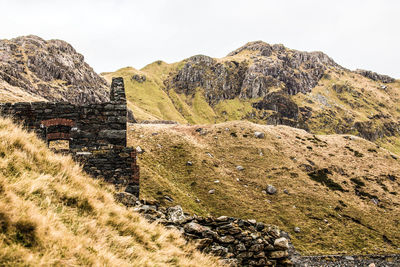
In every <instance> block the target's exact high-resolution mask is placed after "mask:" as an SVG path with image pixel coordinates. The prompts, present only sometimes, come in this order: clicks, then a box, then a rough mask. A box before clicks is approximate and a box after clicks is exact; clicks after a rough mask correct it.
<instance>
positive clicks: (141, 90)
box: [102, 61, 260, 124]
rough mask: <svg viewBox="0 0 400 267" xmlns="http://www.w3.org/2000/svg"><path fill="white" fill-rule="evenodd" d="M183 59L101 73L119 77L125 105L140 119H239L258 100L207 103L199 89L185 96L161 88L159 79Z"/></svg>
mask: <svg viewBox="0 0 400 267" xmlns="http://www.w3.org/2000/svg"><path fill="white" fill-rule="evenodd" d="M184 63H185V61H181V62H178V63H174V64H168V63H165V62H162V61H156V62H154V63H152V64H149V65H147V66H146V67H144V68H143V69H141V70H136V69H134V68H132V67H127V68H122V69H120V70H117V71H116V72H110V73H103V74H102V76H103V77H104V78H105V79H106V80H107V81H108V82H111V79H112V77H123V78H124V82H125V88H126V92H127V98H128V106H129V107H130V108H131V110H132V111H133V113H134V114H135V118H136V119H137V120H139V121H142V120H173V121H177V122H179V123H190V124H201V123H218V122H224V121H229V120H239V119H242V118H244V117H245V115H246V114H248V113H249V112H250V111H252V110H253V108H252V107H251V103H254V102H256V101H257V100H260V99H251V100H250V99H248V100H244V99H242V100H239V99H238V98H236V99H232V100H226V101H223V102H220V103H218V104H217V105H215V106H210V105H209V104H208V103H207V101H206V99H205V97H204V90H203V88H200V87H199V88H198V90H197V92H196V94H194V95H193V96H188V95H185V94H180V93H177V92H175V91H174V90H169V91H166V90H164V83H163V81H164V80H165V79H167V78H168V75H169V74H170V72H175V71H176V70H178V69H179V68H180V67H182V66H183V65H184ZM134 75H144V76H146V81H144V82H138V81H136V80H134V79H132V76H134Z"/></svg>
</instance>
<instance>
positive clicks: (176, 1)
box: [0, 0, 400, 78]
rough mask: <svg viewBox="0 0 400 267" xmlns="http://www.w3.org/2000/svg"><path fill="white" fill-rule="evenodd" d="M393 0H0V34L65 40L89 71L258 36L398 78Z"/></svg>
mask: <svg viewBox="0 0 400 267" xmlns="http://www.w3.org/2000/svg"><path fill="white" fill-rule="evenodd" d="M399 28H400V1H399V0H334V1H325V0H298V1H294V0H273V1H270V0H241V1H236V0H196V1H194V0H140V1H127V0H126V1H125V0H109V1H106V0H95V1H90V0H86V1H85V0H80V1H74V0H69V1H61V0H42V1H40V0H35V1H33V0H31V1H28V0H0V39H4V38H6V39H10V38H13V37H17V36H21V35H28V34H35V35H38V36H40V37H42V38H44V39H62V40H65V41H67V42H69V43H71V44H72V45H73V46H74V47H75V49H76V50H77V51H78V52H80V53H82V54H83V55H84V56H85V59H86V61H87V62H88V63H89V64H90V65H91V66H92V67H93V68H94V69H95V70H96V71H97V72H103V71H114V70H117V69H119V68H122V67H125V66H133V67H135V68H142V67H143V66H145V65H147V64H149V63H151V62H153V61H155V60H159V59H161V60H164V61H166V62H175V61H179V60H182V59H184V58H187V57H190V56H192V55H195V54H205V55H209V56H212V57H223V56H225V55H226V54H228V53H229V52H230V51H232V50H234V49H236V48H238V47H240V46H242V45H243V44H245V43H246V42H249V41H255V40H263V41H265V42H268V43H271V44H274V43H282V44H284V45H285V46H287V47H289V48H293V49H297V50H305V51H315V50H319V51H323V52H325V53H326V54H328V55H329V56H331V57H332V58H333V59H334V60H335V61H336V62H337V63H339V64H341V65H342V66H344V67H347V68H350V69H355V68H364V69H369V70H373V71H376V72H379V73H383V74H388V75H391V76H393V77H395V78H400V52H399V50H400V34H399Z"/></svg>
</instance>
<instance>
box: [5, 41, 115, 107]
mask: <svg viewBox="0 0 400 267" xmlns="http://www.w3.org/2000/svg"><path fill="white" fill-rule="evenodd" d="M0 81H4V82H5V83H6V84H8V85H9V86H10V88H15V87H18V88H21V89H22V90H24V91H25V92H28V93H29V94H30V95H34V96H39V97H41V98H44V99H47V100H50V101H54V102H56V101H67V102H70V103H72V104H84V103H100V102H105V101H108V100H109V90H108V86H107V83H106V81H105V80H104V79H103V78H101V77H100V76H99V75H97V74H96V73H95V72H94V71H93V69H92V68H91V67H90V66H89V65H88V64H87V63H85V61H84V57H83V56H82V55H81V54H79V53H77V52H76V51H75V49H74V48H73V47H72V46H71V45H70V44H68V43H66V42H64V41H61V40H49V41H45V40H43V39H41V38H39V37H37V36H33V35H29V36H23V37H18V38H14V39H11V40H0Z"/></svg>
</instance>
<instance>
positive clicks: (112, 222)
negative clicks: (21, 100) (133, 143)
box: [0, 118, 218, 266]
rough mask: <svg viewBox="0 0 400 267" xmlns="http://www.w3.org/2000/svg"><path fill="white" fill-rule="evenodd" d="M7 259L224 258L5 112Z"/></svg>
mask: <svg viewBox="0 0 400 267" xmlns="http://www.w3.org/2000/svg"><path fill="white" fill-rule="evenodd" d="M0 193H1V196H0V266H217V265H218V264H217V261H216V259H213V258H211V257H208V256H204V255H202V254H200V253H199V252H198V251H197V250H195V249H194V248H193V246H191V245H190V244H189V245H186V242H185V241H184V240H183V239H182V238H181V236H180V234H179V233H178V232H176V231H172V230H166V229H165V228H163V227H162V226H160V225H156V224H149V223H148V222H147V221H146V220H145V219H143V218H142V217H140V215H138V214H137V213H135V212H133V211H132V209H127V208H126V207H124V206H122V205H121V204H118V203H116V202H115V201H114V199H113V193H114V190H113V188H112V187H111V186H110V185H104V184H102V183H101V182H99V181H95V180H93V179H92V178H90V177H89V176H88V175H86V174H84V173H83V172H82V170H81V168H80V167H79V166H78V165H77V164H76V163H74V162H73V161H72V159H71V158H70V157H67V156H62V155H59V154H54V153H52V152H50V151H49V150H48V149H47V147H46V145H45V144H44V143H43V142H42V141H40V140H38V138H37V137H36V136H35V135H34V134H33V133H27V132H25V131H23V130H22V129H21V128H20V127H18V126H15V125H13V124H12V122H11V121H10V120H5V119H1V118H0Z"/></svg>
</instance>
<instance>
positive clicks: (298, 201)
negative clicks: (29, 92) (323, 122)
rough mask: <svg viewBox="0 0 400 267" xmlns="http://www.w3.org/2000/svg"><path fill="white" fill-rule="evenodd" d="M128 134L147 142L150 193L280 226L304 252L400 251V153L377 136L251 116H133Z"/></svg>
mask: <svg viewBox="0 0 400 267" xmlns="http://www.w3.org/2000/svg"><path fill="white" fill-rule="evenodd" d="M255 131H259V132H263V133H264V134H265V137H264V138H262V139H259V138H256V137H255V136H254V132H255ZM128 135H129V143H130V144H131V145H135V146H136V145H139V146H140V147H141V148H142V149H143V150H144V151H145V152H144V153H143V154H140V155H139V165H140V166H141V195H142V197H144V198H148V199H149V198H150V199H156V200H158V201H160V202H161V203H164V205H175V203H179V204H181V205H182V206H183V208H184V209H185V210H187V211H190V212H193V213H196V214H198V215H206V214H212V215H215V216H219V215H228V216H236V217H241V218H247V219H256V220H258V221H262V222H265V223H270V224H275V225H278V226H279V227H280V228H281V229H283V230H285V231H287V232H289V234H290V235H291V237H292V238H293V243H294V245H295V247H296V248H297V249H298V250H300V251H301V252H302V253H304V254H335V253H347V254H350V253H356V254H358V253H385V254H387V253H399V249H400V235H399V231H398V229H399V227H400V220H399V218H400V196H399V194H398V192H399V190H400V159H398V156H395V155H393V154H391V153H389V152H388V151H387V150H385V149H383V148H380V147H378V146H377V145H376V144H374V143H371V142H369V141H366V140H364V139H361V138H358V137H354V136H349V135H318V136H314V135H312V134H309V133H307V132H305V131H304V130H299V129H295V128H291V127H287V126H263V125H256V124H252V123H249V122H229V123H222V124H217V125H200V126H181V125H175V126H170V125H144V124H132V125H131V126H130V128H129V132H128ZM238 166H242V167H243V168H244V169H243V170H240V169H241V168H240V167H238ZM268 185H272V186H274V187H275V188H276V189H277V193H276V194H268V193H266V192H265V190H267V187H268ZM210 190H215V191H214V193H212V191H211V193H210ZM165 196H168V197H169V198H172V199H173V200H174V202H173V203H172V204H171V203H170V202H169V201H168V199H169V198H166V197H165ZM294 227H300V229H301V232H300V233H296V232H295V231H294Z"/></svg>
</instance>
